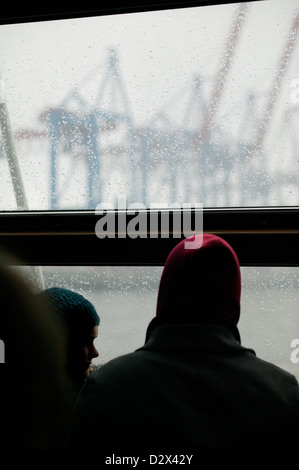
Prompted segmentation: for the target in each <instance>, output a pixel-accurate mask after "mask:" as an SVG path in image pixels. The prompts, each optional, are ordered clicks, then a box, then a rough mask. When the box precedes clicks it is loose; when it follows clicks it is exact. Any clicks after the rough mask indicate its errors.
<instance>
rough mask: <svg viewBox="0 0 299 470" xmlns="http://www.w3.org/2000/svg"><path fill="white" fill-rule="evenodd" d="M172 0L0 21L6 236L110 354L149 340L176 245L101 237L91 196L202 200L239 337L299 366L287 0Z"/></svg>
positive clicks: (292, 64) (115, 200)
mask: <svg viewBox="0 0 299 470" xmlns="http://www.w3.org/2000/svg"><path fill="white" fill-rule="evenodd" d="M205 3H208V2H205ZM210 3H211V2H210ZM213 3H217V2H213ZM162 6H163V5H162ZM169 6H171V7H172V8H168V7H169ZM180 6H181V7H180ZM183 6H184V5H179V4H177V5H175V6H173V5H167V4H166V3H165V9H162V10H160V9H158V10H156V11H141V10H142V9H141V8H140V11H138V12H132V9H131V8H129V7H128V9H127V10H126V9H125V8H124V9H123V10H122V12H126V14H125V15H124V14H120V13H119V14H117V13H115V12H114V14H112V13H113V11H112V10H110V11H109V12H104V13H107V14H103V15H100V14H99V15H98V16H97V15H95V14H94V15H93V16H88V15H86V16H84V15H81V16H82V17H79V16H80V14H79V13H78V14H77V15H75V14H73V15H72V14H70V15H69V16H70V18H65V17H64V16H63V15H61V17H60V18H59V19H57V18H55V19H52V18H51V16H50V17H49V18H47V20H48V21H37V19H36V18H32V21H28V19H27V20H26V21H25V20H24V22H22V21H14V22H13V21H11V22H10V21H7V24H2V25H0V40H1V44H2V47H1V51H0V77H1V80H2V85H3V88H2V89H1V90H2V91H1V97H0V98H1V99H0V101H1V103H0V111H1V113H2V114H0V116H1V123H2V133H0V139H1V140H0V157H1V158H0V178H1V188H2V190H1V193H0V211H1V212H0V242H1V246H2V247H4V248H7V249H8V250H11V251H12V252H14V253H16V255H17V258H19V259H21V260H22V261H23V262H24V265H26V266H31V267H32V266H33V267H37V266H41V271H42V275H43V278H44V281H45V283H46V286H47V287H48V286H50V285H55V284H57V283H59V284H60V285H64V286H65V287H69V288H73V289H76V290H78V291H80V292H81V293H83V294H85V295H86V296H87V297H88V298H89V299H90V300H91V301H93V302H94V303H95V305H96V307H97V309H98V311H99V314H100V316H101V319H102V324H101V328H100V336H99V349H100V353H101V354H100V357H99V359H98V360H99V362H105V361H106V360H109V359H110V358H112V357H115V356H117V355H118V354H123V353H126V352H129V351H132V350H134V348H137V347H139V346H140V345H141V344H142V342H143V340H144V335H145V329H146V326H147V324H148V322H149V321H150V319H151V318H152V317H153V316H154V314H155V303H156V295H157V289H158V283H159V278H160V274H161V271H162V266H163V263H164V261H165V259H166V256H167V254H168V253H169V251H170V250H171V248H172V247H173V246H174V244H176V243H177V241H178V239H176V238H174V237H173V236H169V237H168V238H163V237H161V236H160V235H159V237H158V238H151V237H150V236H149V233H148V232H147V236H146V237H145V238H142V237H137V238H136V239H132V238H130V237H128V236H127V237H125V238H123V237H120V236H119V233H118V227H117V228H116V236H115V237H111V238H109V237H108V236H107V237H106V238H103V239H99V238H97V237H96V235H95V225H96V222H97V221H98V219H99V217H100V216H99V214H97V213H96V211H95V209H96V208H97V207H98V204H101V203H103V204H110V208H112V209H111V210H112V211H113V210H115V211H116V212H115V214H116V215H117V214H118V212H117V211H118V210H119V209H127V208H128V206H129V205H130V204H137V205H138V207H141V208H145V210H146V213H147V216H148V217H149V216H150V213H149V212H147V210H148V209H149V208H150V205H151V204H159V205H162V206H163V205H164V206H166V207H170V205H171V204H173V203H177V204H178V205H179V207H180V208H181V207H182V204H183V203H189V202H190V203H192V204H196V203H203V206H204V212H203V221H204V230H205V231H206V232H212V233H216V234H218V235H220V236H223V238H225V239H226V240H227V241H228V242H229V243H231V245H232V246H233V247H234V249H235V250H236V252H237V254H238V256H239V259H240V262H241V265H242V279H243V295H242V315H241V321H240V330H241V338H242V343H243V344H244V345H245V346H248V347H253V348H254V349H255V350H256V351H257V353H258V354H259V355H260V356H261V357H263V358H265V359H268V360H270V361H272V362H275V363H277V364H278V365H281V366H282V367H284V368H286V369H288V370H290V371H291V372H293V373H294V374H295V375H296V376H298V372H297V365H296V362H293V361H292V360H291V353H292V351H293V350H294V348H293V349H292V347H291V342H292V340H293V339H296V337H298V335H299V332H298V325H299V321H298V313H297V312H298V289H299V285H298V278H299V276H298V266H299V252H298V234H299V208H298V205H299V193H298V152H297V146H298V136H297V134H298V133H297V125H298V122H297V121H298V113H297V111H298V100H299V98H298V97H299V92H298V90H299V88H298V86H299V69H298V54H299V49H298V47H299V46H298V39H297V38H298V34H299V32H298V26H299V16H298V15H299V9H298V2H297V1H295V0H285V1H284V2H278V1H275V0H270V1H267V2H266V1H252V2H242V3H231V4H227V5H216V4H215V5H206V6H198V5H195V4H194V5H188V6H189V7H188V8H183ZM152 8H153V7H152ZM146 9H147V8H145V10H146ZM148 10H150V8H148ZM108 13H109V14H108ZM72 16H73V17H72ZM38 19H40V18H38ZM41 19H42V18H41ZM161 45H163V47H161ZM5 107H6V108H5ZM5 110H6V112H7V114H4V111H5ZM7 117H8V118H9V121H7V120H6V118H7ZM9 122H10V127H9V126H8V124H9ZM10 130H11V134H10V133H9V131H10ZM10 136H12V139H10ZM16 163H17V164H18V165H17V166H16ZM18 169H19V172H18V171H17V170H18ZM119 201H121V207H120V206H119ZM194 217H195V213H194V212H193V220H194ZM147 230H148V227H147ZM181 236H183V234H181ZM23 269H25V268H23ZM28 269H29V268H26V269H25V274H26V277H27V278H28V272H27V270H28ZM35 274H36V273H35ZM120 299H121V300H120ZM140 302H142V306H143V308H142V312H140V309H139V305H140ZM120 303H121V308H120ZM293 357H294V356H293Z"/></svg>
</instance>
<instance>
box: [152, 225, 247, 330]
mask: <svg viewBox="0 0 299 470" xmlns="http://www.w3.org/2000/svg"><path fill="white" fill-rule="evenodd" d="M195 237H198V240H200V242H201V241H202V243H197V244H196V243H195V242H196V240H197V238H195ZM186 242H187V243H188V242H189V247H188V248H189V249H187V248H186V246H188V245H186ZM190 242H193V245H191V244H190ZM192 246H194V247H193V248H192ZM240 298H241V274H240V265H239V261H238V258H237V255H236V253H235V252H234V250H233V249H232V247H231V246H230V245H229V244H228V243H227V242H226V241H225V240H223V239H222V238H220V237H218V236H216V235H211V234H203V236H202V238H200V236H199V235H195V236H194V235H193V237H190V238H188V239H185V240H182V241H181V242H180V243H178V245H177V246H175V248H174V249H173V250H172V251H171V252H170V254H169V256H168V258H167V260H166V263H165V266H164V270H163V273H162V276H161V280H160V287H159V293H158V299H157V311H156V314H157V316H159V317H163V318H169V320H171V319H173V320H175V319H177V320H178V319H179V318H180V319H181V320H183V321H188V320H191V321H200V320H201V319H202V320H205V321H207V320H208V319H209V317H212V316H213V315H214V317H215V316H216V317H221V316H223V317H225V318H226V319H228V320H230V321H232V322H233V324H235V325H237V323H238V321H239V317H240Z"/></svg>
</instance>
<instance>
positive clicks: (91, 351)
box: [69, 325, 99, 382]
mask: <svg viewBox="0 0 299 470" xmlns="http://www.w3.org/2000/svg"><path fill="white" fill-rule="evenodd" d="M97 337H98V326H96V325H95V326H93V327H92V328H91V329H90V330H88V332H85V333H84V334H82V333H81V335H80V336H79V337H78V336H76V339H73V341H72V345H71V348H70V354H69V365H70V372H71V375H72V377H73V378H74V379H75V380H76V381H80V382H82V381H84V379H86V377H87V376H88V375H89V372H90V366H91V364H92V360H93V359H94V358H96V357H98V356H99V353H98V351H97V349H96V347H95V345H94V341H95V339H96V338H97Z"/></svg>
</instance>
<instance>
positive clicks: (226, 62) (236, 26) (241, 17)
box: [199, 3, 248, 143]
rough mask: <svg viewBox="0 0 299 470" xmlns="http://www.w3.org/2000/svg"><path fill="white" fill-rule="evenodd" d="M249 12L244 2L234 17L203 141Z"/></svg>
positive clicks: (203, 130)
mask: <svg viewBox="0 0 299 470" xmlns="http://www.w3.org/2000/svg"><path fill="white" fill-rule="evenodd" d="M247 12H248V5H247V4H246V3H242V4H241V5H240V6H239V8H238V13H237V14H236V16H235V18H234V21H233V24H232V28H231V32H230V34H229V36H228V38H227V42H226V47H225V50H224V56H223V60H222V62H221V65H220V68H219V72H218V75H217V78H216V81H215V85H214V88H213V92H212V97H211V100H210V102H209V105H208V107H207V111H206V114H205V117H204V119H203V125H202V129H201V131H200V138H199V141H200V142H201V143H205V142H206V140H207V138H208V135H209V129H210V127H211V125H212V123H213V120H214V117H215V114H216V111H217V107H218V104H219V101H220V98H221V95H222V91H223V88H224V85H225V80H226V77H227V75H228V71H229V68H230V66H231V63H232V59H233V55H234V51H235V49H236V46H237V43H238V39H239V36H240V33H241V30H242V26H243V24H244V21H245V18H246V14H247Z"/></svg>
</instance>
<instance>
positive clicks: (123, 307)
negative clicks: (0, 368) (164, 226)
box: [21, 266, 299, 380]
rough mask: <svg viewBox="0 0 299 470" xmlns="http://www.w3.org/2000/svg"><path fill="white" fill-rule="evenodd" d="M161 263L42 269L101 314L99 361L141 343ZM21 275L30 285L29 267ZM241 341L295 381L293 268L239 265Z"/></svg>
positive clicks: (297, 327) (33, 277)
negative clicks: (83, 298) (88, 301)
mask: <svg viewBox="0 0 299 470" xmlns="http://www.w3.org/2000/svg"><path fill="white" fill-rule="evenodd" d="M162 269H163V268H162V267H154V266H150V267H142V266H134V267H129V266H126V267H116V266H107V267H98V266H97V267H42V268H41V274H42V277H43V280H44V283H45V287H46V288H49V287H65V288H67V289H72V290H74V291H76V292H79V293H80V294H82V295H84V296H85V297H86V298H87V299H88V300H90V301H91V302H92V303H93V304H94V306H95V307H96V309H97V311H98V314H99V316H100V318H101V323H100V326H99V336H98V338H97V340H96V341H95V345H96V348H97V349H98V351H99V357H98V358H96V359H94V361H93V362H94V364H95V365H101V364H104V363H105V362H107V361H108V360H110V359H113V358H115V357H117V356H119V355H121V354H126V353H129V352H133V351H134V350H135V349H137V348H139V347H141V346H142V345H143V344H144V340H145V332H146V328H147V326H148V324H149V322H150V320H151V319H152V318H153V317H154V316H155V309H156V300H157V293H158V288H159V281H160V277H161V273H162ZM21 272H22V275H25V278H26V280H27V282H29V284H30V286H31V287H33V288H34V289H36V288H38V287H39V284H38V282H39V278H38V277H37V274H36V272H32V268H27V267H23V268H22V269H21ZM241 276H242V295H241V316H240V321H239V330H240V335H241V343H242V345H243V346H245V347H249V348H252V349H254V350H255V352H256V354H257V355H258V356H259V357H261V358H262V359H265V360H268V361H270V362H273V363H274V364H276V365H278V366H280V367H283V368H284V369H286V370H288V371H290V372H292V373H293V374H294V375H295V376H296V377H297V379H298V380H299V268H283V267H279V268H266V267H259V268H251V267H242V268H241Z"/></svg>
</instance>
